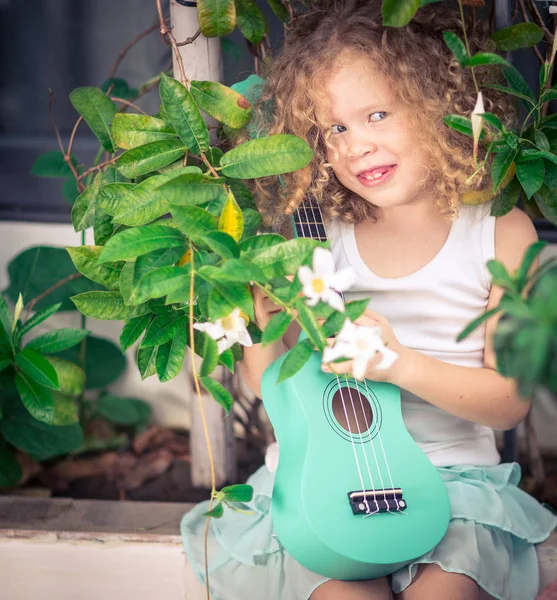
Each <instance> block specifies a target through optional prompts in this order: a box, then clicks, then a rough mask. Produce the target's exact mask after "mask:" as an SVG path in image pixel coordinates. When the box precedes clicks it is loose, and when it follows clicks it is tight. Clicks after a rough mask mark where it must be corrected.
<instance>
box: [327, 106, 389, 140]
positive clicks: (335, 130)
mask: <svg viewBox="0 0 557 600" xmlns="http://www.w3.org/2000/svg"><path fill="white" fill-rule="evenodd" d="M387 114H388V113H387V111H384V110H380V111H377V112H374V113H371V114H370V115H369V120H370V121H371V122H373V123H377V122H378V121H383V119H385V118H386V116H387ZM375 115H379V117H377V118H374V117H375ZM341 128H342V131H341ZM343 131H346V127H345V126H344V125H333V126H332V127H331V133H332V134H335V133H343Z"/></svg>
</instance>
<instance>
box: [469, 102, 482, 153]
mask: <svg viewBox="0 0 557 600" xmlns="http://www.w3.org/2000/svg"><path fill="white" fill-rule="evenodd" d="M484 113H485V110H484V99H483V96H482V93H481V92H479V94H478V99H477V100H476V106H474V110H473V111H472V116H471V117H470V120H471V121H472V135H473V137H474V156H476V155H477V153H478V144H479V141H480V135H481V133H482V127H483V118H482V115H483V114H484Z"/></svg>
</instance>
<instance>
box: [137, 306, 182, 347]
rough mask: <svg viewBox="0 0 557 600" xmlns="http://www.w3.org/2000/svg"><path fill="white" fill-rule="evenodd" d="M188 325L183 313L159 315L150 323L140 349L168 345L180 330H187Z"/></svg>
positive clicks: (173, 312)
mask: <svg viewBox="0 0 557 600" xmlns="http://www.w3.org/2000/svg"><path fill="white" fill-rule="evenodd" d="M186 324H187V318H186V314H185V313H184V312H182V311H178V310H175V311H171V312H169V313H165V314H162V315H157V316H156V317H155V318H154V319H153V320H152V321H151V323H150V325H149V327H148V329H147V331H146V333H145V337H144V338H143V340H142V342H141V345H140V348H146V347H148V346H160V345H162V344H166V342H168V341H169V340H171V339H172V338H173V337H174V336H175V335H177V333H178V331H179V330H182V329H185V327H186Z"/></svg>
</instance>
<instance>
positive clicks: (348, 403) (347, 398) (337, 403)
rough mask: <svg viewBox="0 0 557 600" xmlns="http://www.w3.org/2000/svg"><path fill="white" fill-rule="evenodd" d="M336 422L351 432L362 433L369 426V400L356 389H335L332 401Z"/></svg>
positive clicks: (370, 411) (370, 418)
mask: <svg viewBox="0 0 557 600" xmlns="http://www.w3.org/2000/svg"><path fill="white" fill-rule="evenodd" d="M332 408H333V414H334V416H335V419H336V420H337V422H338V424H339V425H340V426H341V427H342V428H343V429H344V430H346V431H348V432H349V433H351V434H356V435H357V434H358V433H364V432H365V431H367V430H368V429H369V428H370V427H371V423H372V421H373V410H372V408H371V404H370V403H369V400H368V399H367V398H366V397H365V396H364V395H363V394H362V393H361V392H360V391H359V390H357V389H354V388H352V387H351V388H348V387H342V388H339V389H337V391H336V392H335V393H334V395H333V401H332ZM347 417H348V418H347Z"/></svg>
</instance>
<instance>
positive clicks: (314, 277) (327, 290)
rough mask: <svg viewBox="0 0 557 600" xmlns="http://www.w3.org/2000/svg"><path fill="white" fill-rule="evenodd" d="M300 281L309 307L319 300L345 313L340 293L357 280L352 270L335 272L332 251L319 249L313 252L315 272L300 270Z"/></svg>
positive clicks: (302, 268)
mask: <svg viewBox="0 0 557 600" xmlns="http://www.w3.org/2000/svg"><path fill="white" fill-rule="evenodd" d="M298 279H299V280H300V282H301V283H302V285H303V286H304V288H303V293H304V296H306V298H308V300H307V302H306V303H307V305H308V306H315V305H316V304H317V303H318V302H319V300H322V301H323V302H326V303H327V304H328V305H329V306H331V307H332V308H334V309H336V310H338V311H340V312H344V302H343V301H342V298H341V297H340V294H339V292H344V291H345V290H347V289H348V288H349V287H350V286H351V285H352V284H353V283H354V280H355V275H354V271H352V269H350V268H347V269H341V270H340V271H337V272H335V263H334V260H333V255H332V254H331V252H330V250H326V249H325V248H321V247H317V248H316V249H315V250H314V252H313V270H312V269H310V268H309V267H306V266H303V267H300V268H299V269H298Z"/></svg>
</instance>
